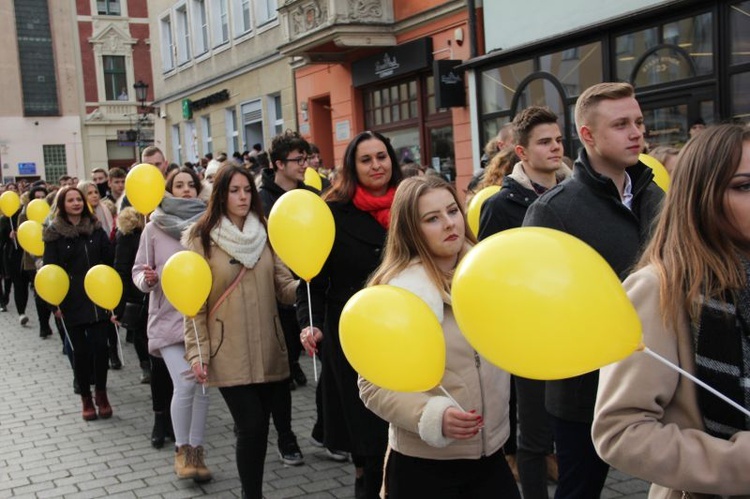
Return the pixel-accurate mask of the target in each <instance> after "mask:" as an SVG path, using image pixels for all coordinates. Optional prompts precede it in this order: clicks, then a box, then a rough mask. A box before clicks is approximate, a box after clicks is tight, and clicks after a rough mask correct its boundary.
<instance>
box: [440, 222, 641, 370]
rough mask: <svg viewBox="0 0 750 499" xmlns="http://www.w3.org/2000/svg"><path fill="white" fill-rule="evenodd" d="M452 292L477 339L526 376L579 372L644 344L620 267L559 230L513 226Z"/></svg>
mask: <svg viewBox="0 0 750 499" xmlns="http://www.w3.org/2000/svg"><path fill="white" fill-rule="evenodd" d="M501 256H502V258H501ZM452 298H453V311H454V313H455V315H456V320H457V321H458V324H459V326H460V328H461V331H462V333H463V334H464V336H465V337H466V339H467V340H468V341H469V343H471V345H472V346H473V347H474V348H475V349H476V350H477V351H478V352H479V353H481V354H482V355H483V356H484V357H486V358H487V359H488V360H489V361H490V362H492V363H493V364H495V365H497V366H498V367H500V368H502V369H505V370H506V371H509V372H511V373H513V374H516V375H519V376H523V377H525V378H533V379H560V378H569V377H572V376H577V375H579V374H583V373H586V372H589V371H593V370H595V369H598V368H600V367H602V366H604V365H606V364H609V363H612V362H616V361H618V360H621V359H623V358H625V357H627V356H628V355H630V354H631V353H633V352H634V351H635V350H636V349H637V348H638V347H639V346H640V342H641V325H640V321H639V320H638V316H637V315H636V312H635V309H634V308H633V305H632V304H631V303H630V301H629V300H628V297H627V295H626V294H625V292H624V290H623V288H622V285H621V284H620V281H619V279H618V278H617V276H616V275H615V273H614V271H613V270H612V268H611V267H610V266H609V265H608V264H607V262H606V261H605V260H604V259H603V258H602V257H601V256H600V255H599V254H598V253H597V252H596V251H594V250H593V249H592V248H591V247H590V246H588V245H586V244H585V243H583V242H582V241H580V240H579V239H576V238H575V237H573V236H571V235H569V234H565V233H563V232H560V231H556V230H553V229H546V228H539V227H523V228H519V229H511V230H507V231H503V232H500V233H498V234H495V235H494V236H491V237H489V238H487V239H485V240H484V241H482V242H481V243H479V244H478V245H477V246H476V247H474V249H472V250H471V251H470V252H469V254H468V255H466V257H465V258H464V259H463V261H462V262H461V263H460V264H459V266H458V268H457V269H456V272H455V275H454V278H453V289H452Z"/></svg>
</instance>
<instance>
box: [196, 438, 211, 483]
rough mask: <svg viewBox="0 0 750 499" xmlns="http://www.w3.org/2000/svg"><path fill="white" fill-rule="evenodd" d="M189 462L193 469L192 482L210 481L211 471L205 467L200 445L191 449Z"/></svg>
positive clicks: (203, 454) (203, 453)
mask: <svg viewBox="0 0 750 499" xmlns="http://www.w3.org/2000/svg"><path fill="white" fill-rule="evenodd" d="M191 460H192V463H193V466H194V467H195V477H193V480H194V481H196V482H199V483H200V482H208V481H209V480H211V471H210V470H209V469H208V468H207V467H206V461H205V452H204V450H203V446H202V445H198V446H196V447H193V452H192V453H191Z"/></svg>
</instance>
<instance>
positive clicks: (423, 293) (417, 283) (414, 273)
mask: <svg viewBox="0 0 750 499" xmlns="http://www.w3.org/2000/svg"><path fill="white" fill-rule="evenodd" d="M388 284H390V285H391V286H396V287H398V288H402V289H405V290H407V291H411V292H412V293H414V294H415V295H417V296H418V297H420V298H421V299H422V300H423V301H424V302H425V303H427V305H428V306H429V307H430V310H432V311H433V312H434V313H435V315H436V316H437V318H438V321H439V322H440V323H441V324H442V323H443V298H442V295H441V293H440V290H439V289H438V288H437V287H436V286H435V285H434V284H433V283H432V281H431V280H430V278H429V276H428V275H427V272H426V271H425V269H424V267H423V266H422V264H420V263H413V264H411V265H409V266H408V267H406V268H405V269H404V270H403V271H402V272H400V273H399V274H398V275H397V276H396V277H394V278H393V279H391V280H390V282H388Z"/></svg>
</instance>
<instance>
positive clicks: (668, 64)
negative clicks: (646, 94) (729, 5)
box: [615, 12, 714, 86]
mask: <svg viewBox="0 0 750 499" xmlns="http://www.w3.org/2000/svg"><path fill="white" fill-rule="evenodd" d="M659 28H661V29H659ZM659 45H669V46H670V47H669V48H668V49H665V48H657V47H658V46H659ZM654 49H655V51H654V52H652V53H649V51H651V50H654ZM615 57H616V59H617V69H616V71H617V79H618V80H620V81H632V82H634V83H635V85H636V86H645V85H654V84H659V83H668V82H673V81H676V80H682V79H686V78H692V77H695V76H702V75H708V74H711V73H712V72H713V68H714V47H713V14H712V13H711V12H706V13H705V14H700V15H697V16H692V17H687V18H684V19H680V20H679V21H675V22H671V23H665V24H663V25H661V26H659V27H657V26H654V27H652V28H648V29H645V30H641V31H637V32H633V33H627V34H625V35H622V36H618V37H617V38H616V39H615Z"/></svg>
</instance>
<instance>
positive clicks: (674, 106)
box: [638, 90, 717, 148]
mask: <svg viewBox="0 0 750 499" xmlns="http://www.w3.org/2000/svg"><path fill="white" fill-rule="evenodd" d="M638 101H639V102H640V104H641V110H642V111H643V118H644V121H645V125H646V142H648V144H649V146H650V147H651V148H654V147H656V146H670V147H682V146H683V145H684V144H685V142H687V140H688V139H689V138H690V127H691V126H692V125H693V124H694V123H695V122H696V121H698V120H702V121H703V122H704V123H705V124H707V125H708V124H711V123H713V122H715V121H716V117H717V111H716V107H717V106H716V101H715V100H714V96H713V92H711V91H710V90H697V91H696V90H693V91H687V92H685V93H683V94H679V93H675V92H674V91H672V92H669V93H659V94H654V95H649V96H647V97H638Z"/></svg>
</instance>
